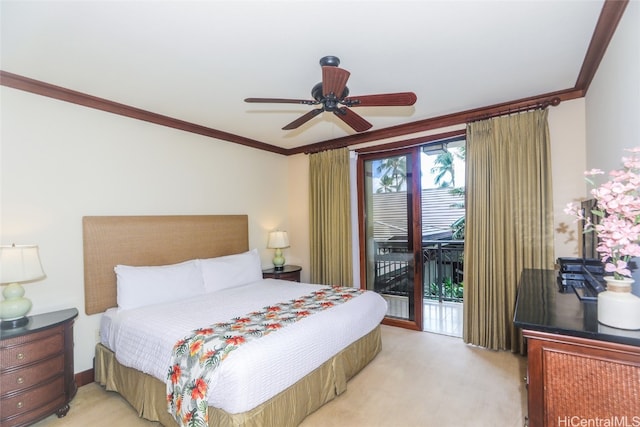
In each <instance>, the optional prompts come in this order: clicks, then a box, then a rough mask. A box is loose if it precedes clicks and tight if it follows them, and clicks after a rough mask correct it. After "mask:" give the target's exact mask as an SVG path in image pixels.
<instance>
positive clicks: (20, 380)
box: [16, 377, 24, 384]
mask: <svg viewBox="0 0 640 427" xmlns="http://www.w3.org/2000/svg"><path fill="white" fill-rule="evenodd" d="M16 382H17V383H18V384H23V383H24V378H22V377H18V379H17V380H16Z"/></svg>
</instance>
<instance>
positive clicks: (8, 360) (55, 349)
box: [0, 328, 64, 370]
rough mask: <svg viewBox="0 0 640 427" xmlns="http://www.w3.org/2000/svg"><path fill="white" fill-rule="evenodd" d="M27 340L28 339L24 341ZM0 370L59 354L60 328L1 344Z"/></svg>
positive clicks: (61, 345) (62, 345)
mask: <svg viewBox="0 0 640 427" xmlns="http://www.w3.org/2000/svg"><path fill="white" fill-rule="evenodd" d="M24 338H28V339H24ZM2 347H3V348H2V349H0V369H3V370H4V369H7V368H9V367H16V366H22V365H27V364H29V363H33V362H37V361H39V360H42V359H44V358H46V357H48V356H52V355H54V354H56V353H60V352H61V351H62V349H63V348H64V336H63V334H62V329H61V328H55V329H52V330H49V331H43V332H38V333H35V334H31V335H27V336H26V337H18V338H13V339H9V340H6V341H3V342H2Z"/></svg>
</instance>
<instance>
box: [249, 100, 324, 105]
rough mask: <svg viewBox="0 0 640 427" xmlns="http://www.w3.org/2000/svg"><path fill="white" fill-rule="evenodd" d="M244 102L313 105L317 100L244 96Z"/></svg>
mask: <svg viewBox="0 0 640 427" xmlns="http://www.w3.org/2000/svg"><path fill="white" fill-rule="evenodd" d="M244 102H260V103H277V104H305V105H315V104H319V102H318V101H315V100H310V99H285V98H245V100H244Z"/></svg>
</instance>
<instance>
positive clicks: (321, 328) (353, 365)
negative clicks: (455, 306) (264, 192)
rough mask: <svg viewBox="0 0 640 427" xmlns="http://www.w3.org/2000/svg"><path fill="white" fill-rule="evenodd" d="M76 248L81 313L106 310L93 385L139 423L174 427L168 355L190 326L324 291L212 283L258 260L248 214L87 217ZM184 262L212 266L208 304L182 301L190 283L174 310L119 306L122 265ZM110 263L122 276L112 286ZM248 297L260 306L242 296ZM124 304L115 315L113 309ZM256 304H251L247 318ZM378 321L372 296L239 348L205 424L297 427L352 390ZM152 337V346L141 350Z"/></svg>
mask: <svg viewBox="0 0 640 427" xmlns="http://www.w3.org/2000/svg"><path fill="white" fill-rule="evenodd" d="M83 241H84V261H85V265H84V268H85V311H86V312H87V314H96V313H103V314H102V321H101V342H100V343H99V344H97V346H96V358H95V379H96V382H98V383H100V384H101V385H103V386H104V387H105V388H106V389H107V390H111V391H116V392H118V393H119V394H120V395H122V396H123V397H124V398H125V399H126V400H127V401H128V402H129V403H130V404H131V405H132V406H133V407H134V408H135V409H136V411H137V412H138V414H139V415H140V416H141V417H143V418H146V419H149V420H152V421H159V422H160V423H161V424H163V425H164V426H174V425H179V424H178V423H177V422H176V421H175V419H174V417H173V415H172V414H170V413H169V412H168V410H167V384H166V376H167V368H168V367H169V364H170V363H169V360H166V358H167V357H168V356H167V351H168V350H167V347H170V346H171V345H172V344H175V342H176V341H177V340H179V339H180V338H181V337H184V336H185V335H188V334H189V332H190V331H192V330H193V329H194V328H200V327H206V326H207V325H209V324H212V323H215V322H225V321H228V320H231V319H233V318H237V317H238V316H243V315H244V314H246V313H248V312H251V311H252V310H257V309H259V308H261V307H265V306H269V305H273V304H276V303H280V302H284V301H290V300H293V299H296V298H299V297H301V296H303V295H310V294H313V293H315V292H316V291H318V289H324V288H326V286H325V287H320V286H318V285H313V284H305V283H302V284H299V283H294V282H286V281H281V280H275V279H261V278H259V279H258V278H257V277H255V274H256V273H255V272H253V273H251V274H253V277H251V274H250V275H249V276H247V277H248V278H245V279H244V281H241V282H242V283H239V284H238V285H237V286H236V285H234V286H227V285H228V283H229V282H230V281H233V280H234V277H238V276H242V274H245V273H241V274H238V275H234V276H229V277H225V278H224V280H223V281H220V280H218V279H219V277H222V276H224V274H222V275H220V274H219V273H220V271H222V270H220V269H219V267H218V266H219V265H220V261H221V260H226V259H229V260H231V259H233V260H234V262H235V260H237V259H243V260H247V259H249V258H247V257H255V256H256V254H255V252H254V251H250V250H249V247H248V218H247V216H246V215H192V216H124V217H123V216H119V217H104V216H102V217H95V216H94V217H85V218H83ZM194 260H195V261H194ZM191 262H210V263H211V264H207V265H209V267H203V265H205V264H198V266H199V268H200V269H201V270H199V271H204V273H203V274H204V276H205V283H207V284H208V285H210V284H211V283H213V284H214V287H213V288H209V292H207V293H206V294H205V295H200V294H193V295H189V292H188V286H187V287H184V286H182V285H181V288H180V295H181V296H180V299H178V300H176V301H169V300H164V301H160V302H157V303H155V304H149V305H144V306H140V307H138V306H135V307H132V308H131V309H129V307H126V309H125V308H123V307H125V303H126V302H125V300H123V295H125V292H124V291H123V289H124V283H126V281H125V279H124V278H125V277H128V276H125V273H124V272H127V274H129V273H128V270H126V269H125V267H126V268H131V269H132V271H139V269H138V268H137V267H140V266H145V267H152V266H157V267H158V268H163V267H165V266H173V265H179V266H181V267H180V268H182V266H183V265H185V264H189V263H191ZM251 262H252V263H253V261H251ZM250 265H251V267H249V268H245V269H244V270H246V271H248V270H251V271H253V270H252V269H253V265H254V264H250ZM115 266H119V267H118V268H121V269H122V270H118V280H116V274H115V273H114V267H115ZM211 266H215V268H214V267H211ZM206 268H209V269H210V270H206ZM212 268H213V269H212ZM258 268H259V267H258ZM203 269H204V270H203ZM207 271H209V279H210V280H209V281H207V277H206V274H207V273H206V272H207ZM225 271H226V270H225ZM229 271H231V270H229ZM212 272H214V273H216V274H213V273H212ZM136 274H137V273H136ZM246 274H248V273H246ZM214 278H218V279H216V280H217V282H216V280H213V279H214ZM254 279H258V280H254ZM238 280H240V279H238ZM247 280H248V282H247ZM161 282H162V280H160V281H159V282H158V291H157V292H148V294H150V295H151V296H150V297H151V298H154V297H158V298H160V297H161V296H162V294H163V289H162V287H163V286H164V285H163V284H162V283H161ZM245 282H246V283H245ZM154 283H155V282H154ZM219 285H220V286H221V288H217V287H216V286H219ZM119 287H120V291H118V289H119ZM358 292H359V291H358ZM156 294H157V295H156ZM183 294H184V295H183ZM249 294H250V295H252V297H251V298H252V299H253V298H255V301H249V300H248V299H247V297H246V295H249ZM133 301H137V300H133ZM119 302H120V303H121V307H118V308H116V307H117V306H118V305H119V304H118V303H119ZM251 304H257V305H256V306H255V307H254V308H252V309H250V308H249V307H253V305H251ZM180 306H182V307H183V308H182V309H180ZM184 307H188V309H186V310H185V309H184ZM201 310H202V311H201ZM385 312H386V303H385V302H384V300H383V299H382V298H381V297H380V296H379V295H377V294H376V293H374V292H363V293H362V295H358V296H356V297H355V298H353V299H351V300H348V301H347V302H345V303H343V304H339V305H337V306H335V307H331V308H329V309H327V310H323V311H321V312H318V313H316V314H313V315H311V316H309V317H308V318H305V319H303V320H300V321H296V322H295V323H293V324H291V325H288V326H286V327H284V328H282V329H281V330H278V331H277V332H275V333H272V334H269V335H268V336H265V337H263V338H260V339H258V340H255V341H253V342H249V343H247V344H246V345H244V346H242V347H239V348H238V349H236V350H234V351H233V353H230V354H229V356H228V357H227V359H226V360H225V361H224V362H222V363H221V364H220V366H219V367H218V368H217V369H216V371H215V375H214V376H213V378H214V379H215V381H214V382H213V386H212V387H211V392H210V393H209V394H208V396H207V402H208V403H207V404H208V408H207V410H206V412H207V414H208V425H209V426H266V425H274V426H275V425H277V426H296V425H299V424H300V423H301V422H302V420H303V419H304V418H305V417H306V416H307V415H308V414H310V413H312V412H314V411H315V410H317V409H318V408H320V407H321V406H322V405H324V404H325V403H327V402H329V401H330V400H332V399H334V398H335V397H336V396H338V395H340V394H341V393H343V392H344V391H345V390H346V385H347V381H348V380H349V379H350V378H352V377H353V376H354V375H356V374H357V373H358V372H359V371H360V370H362V369H363V368H364V367H365V366H366V365H367V364H368V363H369V362H370V361H371V360H373V358H374V357H375V356H376V354H377V353H378V352H379V351H380V349H381V336H380V326H379V325H380V321H381V320H382V318H383V317H384V313H385ZM163 313H165V314H166V313H173V314H172V316H170V319H171V322H170V323H169V324H166V323H162V322H164V321H166V319H167V316H166V315H164V316H163ZM163 318H164V320H163ZM131 326H133V328H131ZM122 331H128V332H127V333H128V334H129V335H126V334H124V333H123V332H122ZM131 331H133V332H131ZM154 331H155V332H156V333H154ZM131 334H133V335H131ZM136 334H137V335H136ZM147 338H148V339H149V342H147V343H143V342H144V341H145V340H147ZM283 343H286V344H283ZM283 345H285V346H286V351H284V350H283V348H284V347H283ZM149 346H150V347H149ZM127 353H133V354H134V356H135V355H146V356H148V355H152V356H153V357H151V359H155V360H151V361H149V360H142V361H141V362H132V361H131V360H130V358H131V357H133V356H131V355H130V354H129V355H127ZM146 356H145V357H146ZM143 359H144V358H143ZM163 361H164V364H166V367H164V366H162V365H163ZM136 363H139V364H138V365H136ZM158 363H160V365H161V366H160V367H158Z"/></svg>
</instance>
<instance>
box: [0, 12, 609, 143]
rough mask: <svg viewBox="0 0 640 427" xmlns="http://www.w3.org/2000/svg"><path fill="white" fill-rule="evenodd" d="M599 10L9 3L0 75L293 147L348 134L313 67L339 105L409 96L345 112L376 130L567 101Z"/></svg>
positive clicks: (5, 18) (348, 131) (3, 37)
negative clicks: (336, 70) (336, 92)
mask: <svg viewBox="0 0 640 427" xmlns="http://www.w3.org/2000/svg"><path fill="white" fill-rule="evenodd" d="M602 5H603V1H602V0H597V1H596V0H586V1H580V0H562V1H558V0H556V1H543V0H538V1H515V0H512V1H507V0H501V1H488V0H487V1H426V0H423V1H418V0H414V1H304V0H298V1H271V0H264V1H84V2H83V1H51V0H50V1H43V2H38V1H6V0H2V3H1V10H0V12H1V15H2V16H1V18H2V21H1V24H2V28H1V37H2V38H1V43H2V44H1V49H2V50H1V52H0V53H1V63H0V67H1V69H2V70H4V71H8V72H11V73H15V74H19V75H22V76H25V77H29V78H32V79H36V80H41V81H44V82H46V83H50V84H53V85H58V86H62V87H65V88H69V89H73V90H76V91H80V92H83V93H86V94H89V95H93V96H97V97H101V98H106V99H108V100H111V101H115V102H119V103H123V104H127V105H131V106H134V107H137V108H141V109H144V110H147V111H151V112H154V113H159V114H163V115H166V116H170V117H173V118H177V119H181V120H185V121H188V122H191V123H194V124H198V125H202V126H206V127H210V128H213V129H217V130H221V131H224V132H229V133H232V134H236V135H240V136H243V137H246V138H251V139H254V140H257V141H261V142H265V143H268V144H272V145H276V146H280V147H283V148H293V147H297V146H301V145H307V144H312V143H316V142H320V141H325V140H329V139H334V138H339V137H343V136H347V135H352V134H354V132H353V131H352V130H351V129H350V128H348V127H347V126H346V125H344V124H343V123H342V122H341V121H340V120H339V119H337V118H335V117H333V115H332V114H331V113H323V114H321V115H320V116H318V117H316V118H314V119H312V120H311V121H310V122H308V123H306V124H305V125H303V126H301V127H300V128H298V129H296V130H294V131H283V130H281V128H282V127H283V126H284V125H286V124H287V123H289V122H291V121H292V120H294V119H296V118H297V117H299V116H300V115H302V114H304V113H306V112H307V111H309V110H311V109H313V108H315V107H314V106H305V105H295V104H247V103H245V102H243V100H244V98H247V97H269V98H271V97H276V98H296V99H299V98H303V99H312V98H311V94H310V91H311V88H312V87H313V85H315V84H316V83H318V82H319V81H320V79H321V69H320V65H319V63H318V61H319V60H320V58H321V57H323V56H326V55H335V56H338V57H339V58H340V60H341V64H340V67H341V68H344V69H347V70H349V71H350V72H351V77H350V79H349V82H348V87H349V90H350V95H352V96H353V95H368V94H375V93H387V92H403V91H413V92H415V93H416V95H417V97H418V101H417V102H416V104H415V105H414V106H413V107H387V108H383V107H360V108H357V109H355V110H354V111H356V112H357V113H359V114H360V115H362V116H363V117H364V118H365V119H366V120H368V121H369V122H371V123H372V124H373V128H372V129H371V130H379V129H381V128H385V127H388V126H394V125H399V124H404V123H409V122H414V121H418V120H424V119H428V118H432V117H437V116H441V115H445V114H450V113H455V112H459V111H464V110H468V109H472V108H478V107H483V106H488V105H493V104H498V103H502V102H508V101H513V100H518V99H522V98H527V97H531V96H536V95H540V94H545V93H550V92H555V91H559V90H565V89H570V88H573V87H574V85H575V84H576V79H577V77H578V74H579V72H580V68H581V66H582V62H583V60H584V57H585V54H586V51H587V48H588V46H589V42H590V40H591V37H592V35H593V31H594V28H595V26H596V22H597V19H598V16H599V14H600V10H601V8H602Z"/></svg>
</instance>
